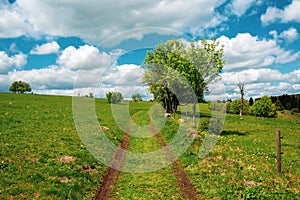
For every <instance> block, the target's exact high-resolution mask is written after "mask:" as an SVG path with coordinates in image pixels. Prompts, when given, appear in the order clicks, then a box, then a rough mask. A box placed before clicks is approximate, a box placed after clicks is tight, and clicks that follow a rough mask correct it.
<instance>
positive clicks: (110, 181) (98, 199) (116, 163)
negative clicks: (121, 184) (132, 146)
mask: <svg viewBox="0 0 300 200" xmlns="http://www.w3.org/2000/svg"><path fill="white" fill-rule="evenodd" d="M129 132H130V128H128V129H127V131H126V133H125V135H124V137H123V138H122V141H121V143H120V145H119V149H118V150H117V151H116V153H115V155H114V158H113V160H112V164H111V166H112V167H109V168H108V169H107V172H106V174H105V175H104V176H103V179H102V184H101V185H100V187H99V189H98V190H97V192H96V194H95V196H94V200H106V199H109V196H110V193H111V192H112V190H113V188H114V185H115V182H116V180H117V179H118V175H119V172H120V169H121V166H122V163H123V161H124V159H125V152H124V151H122V149H123V150H126V149H127V148H128V146H129V142H130V136H129Z"/></svg>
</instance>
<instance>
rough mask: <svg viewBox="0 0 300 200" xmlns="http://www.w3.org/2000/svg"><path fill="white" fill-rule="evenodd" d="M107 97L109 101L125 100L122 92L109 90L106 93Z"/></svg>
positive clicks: (118, 101)
mask: <svg viewBox="0 0 300 200" xmlns="http://www.w3.org/2000/svg"><path fill="white" fill-rule="evenodd" d="M106 99H107V101H108V103H114V104H117V103H120V102H121V101H122V100H123V95H122V93H121V92H108V93H106Z"/></svg>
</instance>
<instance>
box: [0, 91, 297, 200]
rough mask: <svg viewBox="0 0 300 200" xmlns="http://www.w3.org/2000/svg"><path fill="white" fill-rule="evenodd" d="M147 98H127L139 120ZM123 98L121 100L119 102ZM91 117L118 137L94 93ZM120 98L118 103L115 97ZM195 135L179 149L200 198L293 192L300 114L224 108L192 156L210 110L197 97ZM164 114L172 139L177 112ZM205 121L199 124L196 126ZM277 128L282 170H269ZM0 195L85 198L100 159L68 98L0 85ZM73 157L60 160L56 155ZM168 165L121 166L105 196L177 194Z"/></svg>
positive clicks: (137, 147) (137, 148)
mask: <svg viewBox="0 0 300 200" xmlns="http://www.w3.org/2000/svg"><path fill="white" fill-rule="evenodd" d="M153 104H154V103H149V102H138V103H135V102H129V114H130V115H131V116H133V121H134V122H135V123H136V124H138V125H143V126H144V125H149V116H148V110H149V108H150V107H151V106H153ZM124 105H125V104H124ZM95 106H96V115H97V120H98V121H99V124H100V125H101V126H106V127H108V128H109V130H107V131H105V134H106V135H107V136H108V137H109V138H110V140H111V141H112V142H113V143H114V144H116V145H118V144H119V142H120V141H121V139H122V137H123V134H124V132H123V131H122V130H121V129H120V128H118V126H117V124H116V123H115V121H114V118H113V116H112V114H111V107H110V105H109V104H108V103H107V102H106V101H105V100H103V99H96V100H95ZM120 106H122V105H120ZM200 110H201V115H200V116H201V118H200V122H199V123H200V124H201V127H200V128H199V131H202V130H203V132H201V133H200V135H201V138H200V139H196V140H195V141H194V143H193V144H192V146H191V147H190V148H189V149H188V150H187V151H186V152H185V153H184V155H183V156H181V158H180V159H181V162H182V164H183V167H184V169H185V171H186V172H187V173H188V175H189V176H190V179H191V181H192V183H193V184H194V185H195V187H196V188H197V190H198V192H199V194H200V196H201V198H203V199H300V194H299V188H300V178H299V177H300V123H299V120H300V119H299V115H298V114H296V113H295V114H293V115H291V114H290V113H289V112H288V111H284V112H282V113H281V112H279V113H278V114H279V115H278V117H277V118H275V119H267V118H259V117H252V116H243V117H240V116H237V115H226V121H225V125H224V128H223V132H222V134H221V136H220V137H219V139H218V142H217V144H216V145H215V147H214V149H213V151H212V152H211V153H210V154H209V155H208V156H207V157H205V158H204V159H198V152H199V148H201V144H202V142H203V139H204V138H205V134H206V133H205V132H206V129H205V126H207V125H208V122H209V116H210V111H209V110H208V108H207V105H206V104H200ZM178 118H179V116H178V115H177V117H176V120H174V119H173V118H168V119H167V120H166V122H165V126H164V127H163V129H162V130H161V134H162V136H163V137H165V139H166V140H167V141H168V142H170V141H172V139H173V137H174V134H175V133H176V131H177V130H178V123H177V119H178ZM203 126H204V128H203ZM276 129H280V130H281V134H282V136H283V139H282V152H283V155H282V173H280V174H278V173H277V172H276V162H275V159H276V143H275V131H276ZM0 145H1V155H0V156H1V160H0V199H10V198H15V199H92V197H93V194H94V192H95V191H96V189H97V187H98V186H99V184H100V182H101V175H102V174H103V173H104V172H105V170H106V166H104V165H103V164H101V163H100V162H99V161H97V160H96V159H95V158H94V157H93V156H92V155H91V154H90V153H89V152H88V151H87V150H86V148H85V146H84V145H83V144H82V142H81V140H80V138H79V136H78V135H77V132H76V129H75V125H74V119H73V113H72V98H71V97H61V96H44V95H17V94H8V93H0ZM159 148H160V145H159V143H158V141H157V139H156V138H154V137H149V138H147V139H142V138H135V137H131V141H130V145H129V150H130V151H132V152H140V153H147V152H151V151H155V150H157V149H159ZM66 155H67V156H73V157H76V160H75V161H74V162H61V161H60V160H59V159H60V158H61V157H62V156H66ZM181 198H182V196H181V193H180V191H179V190H178V187H177V181H176V178H175V177H174V175H173V173H172V168H171V166H167V167H165V168H163V169H160V170H157V171H154V172H147V173H136V174H132V173H126V172H121V173H120V175H119V179H118V181H117V183H116V187H115V189H114V190H113V193H112V195H111V199H181Z"/></svg>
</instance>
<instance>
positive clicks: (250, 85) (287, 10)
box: [0, 0, 300, 99]
mask: <svg viewBox="0 0 300 200" xmlns="http://www.w3.org/2000/svg"><path fill="white" fill-rule="evenodd" d="M299 8H300V0H273V1H271V0H189V1H183V0H153V1H138V0H128V1H121V0H119V1H116V0H110V1H108V0H87V1H82V0H65V1H52V0H43V1H40V0H0V83H1V84H0V91H1V92H7V91H8V88H9V86H10V85H11V83H12V82H14V81H19V80H21V81H26V82H29V83H30V85H31V87H32V89H33V92H34V93H37V94H53V95H86V94H89V93H90V92H92V93H93V94H94V95H95V96H96V97H104V96H105V93H106V92H108V91H121V92H122V94H123V96H124V97H125V98H130V96H131V95H132V94H134V93H140V94H142V97H143V98H144V99H149V98H151V97H152V96H151V95H150V94H149V93H148V87H147V85H145V84H142V83H141V79H142V77H143V74H144V69H143V68H142V67H141V64H142V63H143V60H144V57H145V55H146V52H147V51H148V50H151V49H153V48H155V46H156V45H157V44H158V43H163V42H165V41H167V40H170V39H180V40H186V41H191V40H198V39H200V38H203V37H204V38H207V39H208V40H209V39H212V38H216V39H217V41H218V42H220V44H222V45H224V59H225V61H226V64H225V65H224V67H223V70H222V73H221V74H220V78H221V80H220V81H221V82H222V85H223V87H222V89H218V87H214V86H211V87H210V88H211V90H215V93H214V95H215V98H221V97H222V98H225V99H236V98H239V96H240V94H239V90H238V86H237V84H238V83H239V82H244V84H245V91H246V95H245V97H246V98H250V97H253V98H257V97H261V96H263V95H270V96H275V95H282V94H295V93H300V48H299V47H300V12H299ZM221 93H222V95H221Z"/></svg>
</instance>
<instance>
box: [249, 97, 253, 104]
mask: <svg viewBox="0 0 300 200" xmlns="http://www.w3.org/2000/svg"><path fill="white" fill-rule="evenodd" d="M253 103H254V101H253V98H252V97H250V99H249V106H252V105H253Z"/></svg>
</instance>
